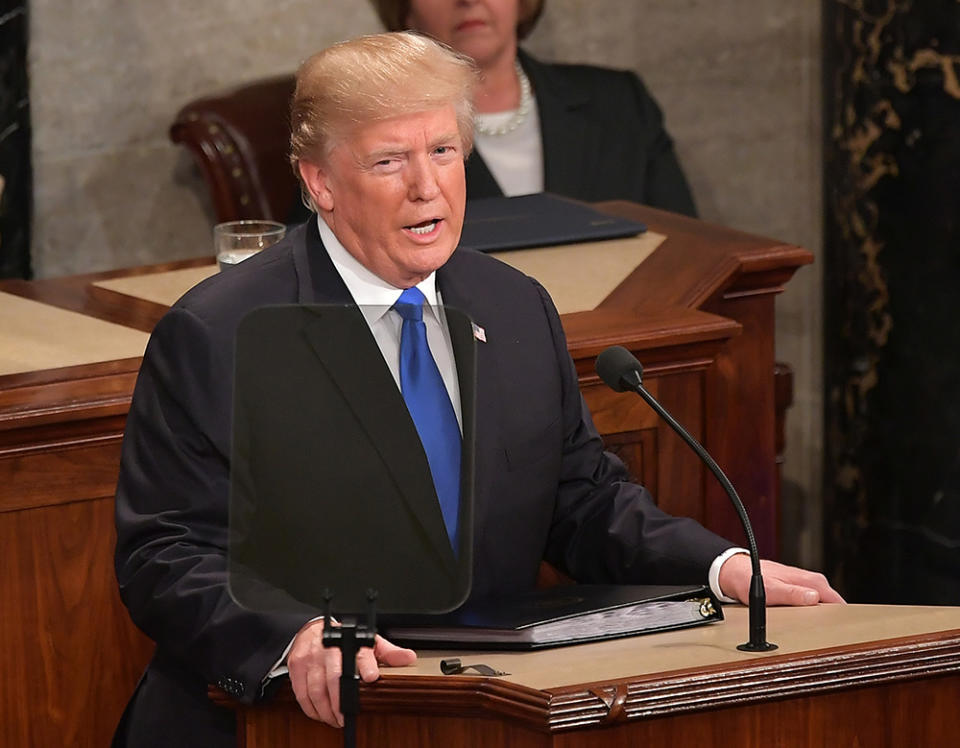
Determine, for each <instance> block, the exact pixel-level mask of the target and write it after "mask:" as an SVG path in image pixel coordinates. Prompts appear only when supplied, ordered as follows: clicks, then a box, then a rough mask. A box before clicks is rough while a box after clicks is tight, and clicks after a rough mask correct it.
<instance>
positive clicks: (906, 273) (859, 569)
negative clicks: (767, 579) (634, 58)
mask: <svg viewBox="0 0 960 748" xmlns="http://www.w3.org/2000/svg"><path fill="white" fill-rule="evenodd" d="M824 45H825V65H824V80H825V103H826V107H825V112H826V127H825V130H826V133H825V156H826V171H825V203H824V205H825V212H826V223H825V245H824V246H825V252H824V256H825V265H824V273H825V287H824V289H825V296H824V314H825V331H824V338H825V377H826V381H825V391H826V393H827V404H826V429H827V433H826V446H827V453H826V456H825V482H826V492H825V500H826V506H825V509H826V512H825V516H826V522H827V527H826V532H825V537H826V553H827V560H828V571H829V572H830V574H831V577H832V578H833V579H834V580H835V581H836V583H837V584H838V585H839V586H840V588H841V589H842V591H844V592H845V593H846V594H847V595H848V597H849V598H850V599H852V600H854V601H857V602H905V603H906V602H910V603H953V604H960V2H958V0H873V1H871V0H824Z"/></svg>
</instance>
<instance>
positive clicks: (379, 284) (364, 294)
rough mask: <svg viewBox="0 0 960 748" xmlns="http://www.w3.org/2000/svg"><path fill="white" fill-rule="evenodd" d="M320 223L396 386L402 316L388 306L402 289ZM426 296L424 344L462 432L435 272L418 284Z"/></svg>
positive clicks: (456, 385) (325, 242) (454, 364)
mask: <svg viewBox="0 0 960 748" xmlns="http://www.w3.org/2000/svg"><path fill="white" fill-rule="evenodd" d="M317 222H318V225H319V227H320V238H321V239H322V240H323V246H324V247H326V249H327V254H329V255H330V260H331V261H332V262H333V266H334V268H336V270H337V272H338V273H339V274H340V277H341V278H343V282H344V284H345V285H346V287H347V290H348V291H349V292H350V295H351V296H352V297H353V300H354V302H356V304H357V305H358V306H359V307H360V311H361V313H362V314H363V318H364V319H365V320H366V321H367V325H369V326H370V332H372V333H373V337H374V339H375V340H376V341H377V345H378V346H379V347H380V353H381V354H383V360H384V361H385V362H386V364H387V368H388V369H390V373H391V374H392V375H393V379H394V381H395V382H396V383H397V387H399V386H400V329H401V327H402V325H403V318H402V317H401V316H400V313H399V312H397V311H394V310H392V309H391V307H392V306H393V305H394V304H395V303H396V302H397V299H399V298H400V294H401V293H402V292H403V290H404V289H402V288H396V287H395V286H392V285H390V284H389V283H387V282H386V281H385V280H383V279H382V278H379V277H378V276H376V275H374V274H373V273H372V272H370V271H369V270H368V269H367V268H365V267H364V266H363V265H361V264H360V261H359V260H357V258H356V257H354V256H353V255H352V254H350V253H349V252H348V251H347V249H346V248H345V247H344V246H343V244H341V243H340V240H339V239H337V237H336V236H335V235H334V233H333V231H331V229H330V227H329V226H327V224H326V222H325V221H324V220H323V219H322V218H320V217H319V216H318V217H317ZM417 288H419V289H420V291H421V293H423V295H424V297H425V298H426V302H424V305H423V322H424V325H426V328H427V344H428V345H429V346H430V352H431V353H432V354H433V359H434V361H436V362H437V368H438V369H439V370H440V376H441V377H442V378H443V384H444V386H445V387H446V388H447V394H448V395H449V396H450V402H451V403H452V405H453V410H454V412H455V413H456V414H457V422H458V423H459V424H460V431H461V433H462V432H463V414H462V413H461V408H460V385H459V380H458V379H457V362H456V359H455V358H454V356H453V344H452V343H451V342H450V330H449V328H448V327H447V318H446V315H444V314H442V313H441V311H440V310H441V309H442V299H441V298H440V292H439V291H438V290H437V274H436V272H433V273H430V275H428V276H427V277H426V278H424V279H423V280H422V281H420V283H418V284H417Z"/></svg>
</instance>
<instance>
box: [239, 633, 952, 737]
mask: <svg viewBox="0 0 960 748" xmlns="http://www.w3.org/2000/svg"><path fill="white" fill-rule="evenodd" d="M958 697H960V631H956V630H954V631H946V632H940V633H936V634H929V635H918V636H913V637H905V638H900V639H896V638H895V639H891V640H888V641H878V642H865V643H862V644H856V645H847V646H841V647H833V648H827V649H823V650H819V651H813V652H802V653H794V654H790V655H783V656H775V657H769V658H762V659H760V660H757V661H747V662H746V663H743V662H741V663H727V664H722V665H715V666H711V667H704V668H694V669H689V670H685V671H676V672H666V673H657V674H652V675H648V676H643V677H638V678H633V679H626V680H618V681H611V682H600V683H587V684H583V685H582V686H572V687H564V688H559V689H551V690H546V691H537V690H535V689H530V688H526V687H523V686H519V685H516V684H511V683H506V682H501V681H497V680H496V679H492V678H471V677H467V676H452V677H437V676H434V677H423V676H419V677H417V676H414V677H411V676H401V675H397V676H384V677H383V678H381V680H380V681H378V682H377V683H374V684H369V685H364V686H362V690H361V712H362V713H361V716H360V720H359V722H358V745H359V746H361V747H364V746H379V745H390V746H397V747H398V748H406V747H407V746H410V747H412V746H418V745H449V746H456V747H460V748H474V747H475V746H487V745H516V746H528V745H529V746H569V747H570V748H572V747H573V746H578V747H579V746H598V747H600V746H604V747H608V746H624V747H625V746H631V747H632V746H637V745H656V746H668V745H670V746H673V745H704V746H728V745H745V746H757V747H758V748H759V747H760V746H768V745H773V746H798V747H799V746H810V745H818V746H819V745H829V746H833V745H837V746H841V745H842V746H847V745H863V746H867V745H869V746H874V745H878V746H891V747H893V746H908V745H909V746H914V745H917V746H919V745H923V746H927V745H931V746H932V745H938V746H939V745H952V744H953V743H952V742H951V741H952V740H953V737H954V736H955V734H956V730H957V727H958V726H960V712H958V711H957V709H956V704H957V703H960V702H958V701H957V698H958ZM238 715H239V722H240V725H241V732H242V734H243V736H244V738H245V740H246V746H247V748H259V746H267V745H280V744H282V745H288V746H291V747H292V748H297V747H298V746H307V745H309V746H316V745H334V744H335V742H334V741H336V740H337V739H338V738H339V731H337V730H333V729H331V728H328V727H325V726H323V725H321V724H318V723H316V722H313V721H311V720H309V719H307V718H306V717H305V716H304V715H303V714H302V713H301V712H300V710H299V707H298V706H297V704H296V702H295V701H294V700H293V698H292V695H291V694H290V692H289V690H287V691H282V692H281V693H280V694H279V695H278V696H277V698H276V699H275V700H274V701H273V702H268V703H266V704H261V705H258V706H255V707H239V711H238ZM425 740H428V741H435V742H426V743H425V742H423V741H425ZM503 741H506V742H503Z"/></svg>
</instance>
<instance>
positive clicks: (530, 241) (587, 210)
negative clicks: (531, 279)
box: [460, 192, 647, 252]
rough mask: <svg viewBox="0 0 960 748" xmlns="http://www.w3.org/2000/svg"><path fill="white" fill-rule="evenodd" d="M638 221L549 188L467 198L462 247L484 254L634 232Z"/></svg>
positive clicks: (639, 225) (639, 229) (641, 228)
mask: <svg viewBox="0 0 960 748" xmlns="http://www.w3.org/2000/svg"><path fill="white" fill-rule="evenodd" d="M646 230H647V228H646V226H644V225H643V224H642V223H640V222H639V221H631V220H630V219H628V218H618V217H617V216H611V215H607V214H606V213H601V212H600V211H599V210H596V209H595V208H593V207H591V206H590V205H587V204H586V203H583V202H580V201H579V200H573V199H571V198H567V197H561V196H559V195H554V194H551V193H549V192H540V193H537V194H533V195H520V196H518V197H484V198H478V199H475V200H468V201H467V212H466V215H465V216H464V220H463V233H462V234H461V236H460V246H461V247H462V248H464V249H475V250H478V251H480V252H498V251H502V250H507V249H530V248H533V247H549V246H554V245H557V244H573V243H575V242H592V241H599V240H601V239H617V238H622V237H626V236H635V235H637V234H639V233H641V232H643V231H646Z"/></svg>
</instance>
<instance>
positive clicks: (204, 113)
mask: <svg viewBox="0 0 960 748" xmlns="http://www.w3.org/2000/svg"><path fill="white" fill-rule="evenodd" d="M293 89H294V76H293V75H292V74H291V75H280V76H277V77H274V78H265V79H262V80H257V81H253V82H251V83H247V84H244V85H242V86H238V87H236V88H232V89H230V90H227V91H222V92H219V93H216V94H212V95H210V96H205V97H203V98H200V99H196V100H195V101H191V102H190V103H188V104H187V105H186V106H184V107H183V108H182V109H181V110H180V111H179V113H178V114H177V117H176V119H175V120H174V122H173V124H172V125H171V126H170V139H171V140H172V141H173V142H174V143H179V144H182V145H184V146H186V147H187V148H188V149H189V150H190V152H191V153H192V154H193V156H194V158H195V159H196V162H197V164H198V166H199V167H200V171H201V172H202V174H203V177H204V179H205V180H206V183H207V187H208V188H209V190H210V196H211V198H212V200H213V209H214V213H215V216H216V220H217V221H218V222H220V221H235V220H240V219H255V218H266V219H271V220H274V221H281V222H283V221H285V220H286V219H287V217H288V215H289V214H290V208H291V206H292V205H293V203H294V199H295V197H296V195H297V194H298V192H299V189H300V188H299V185H298V183H297V179H296V177H295V176H294V174H293V171H292V170H291V168H290V165H289V161H288V159H287V152H288V148H289V140H290V129H289V128H290V125H289V122H288V117H289V110H290V98H291V96H292V95H293Z"/></svg>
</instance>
